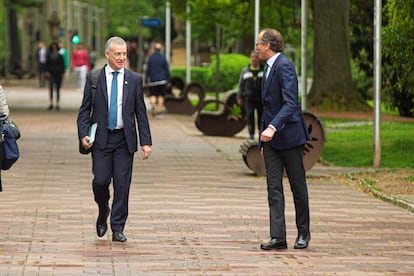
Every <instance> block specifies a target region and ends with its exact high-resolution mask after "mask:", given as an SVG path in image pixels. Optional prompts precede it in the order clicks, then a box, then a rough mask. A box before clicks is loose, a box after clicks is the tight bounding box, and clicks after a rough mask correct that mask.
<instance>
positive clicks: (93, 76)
mask: <svg viewBox="0 0 414 276" xmlns="http://www.w3.org/2000/svg"><path fill="white" fill-rule="evenodd" d="M101 70H102V69H94V70H92V71H91V82H92V85H91V93H92V104H91V105H92V108H93V103H94V101H95V92H96V86H97V85H98V80H99V74H100V73H101ZM91 150H92V148H90V149H88V150H87V149H85V148H84V147H83V146H82V142H81V141H80V140H79V153H80V154H88V153H90V152H91Z"/></svg>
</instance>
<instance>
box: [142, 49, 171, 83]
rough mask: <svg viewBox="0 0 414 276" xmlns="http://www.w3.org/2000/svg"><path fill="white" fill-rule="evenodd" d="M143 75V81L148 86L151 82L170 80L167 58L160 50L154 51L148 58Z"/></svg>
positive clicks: (166, 81)
mask: <svg viewBox="0 0 414 276" xmlns="http://www.w3.org/2000/svg"><path fill="white" fill-rule="evenodd" d="M145 77H146V78H145V82H146V83H148V85H149V86H151V83H157V82H161V83H163V84H167V83H168V82H170V68H169V65H168V62H167V59H166V58H165V56H164V55H162V54H161V53H160V52H158V51H156V52H154V53H153V54H152V55H151V56H150V57H149V58H148V61H147V73H146V76H145Z"/></svg>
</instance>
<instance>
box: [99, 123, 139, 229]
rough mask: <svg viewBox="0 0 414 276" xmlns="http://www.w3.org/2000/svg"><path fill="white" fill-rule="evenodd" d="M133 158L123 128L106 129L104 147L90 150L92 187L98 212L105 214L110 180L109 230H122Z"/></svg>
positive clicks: (126, 215) (125, 217)
mask: <svg viewBox="0 0 414 276" xmlns="http://www.w3.org/2000/svg"><path fill="white" fill-rule="evenodd" d="M133 158H134V154H133V153H132V154H131V153H130V152H129V151H128V147H127V144H126V139H125V134H124V131H123V130H116V131H112V132H111V131H109V130H108V139H107V143H106V146H105V149H104V150H100V149H93V150H92V160H93V161H92V172H93V174H94V178H93V182H92V189H93V192H94V196H95V202H96V203H97V204H98V207H99V214H100V215H101V216H105V213H106V210H107V206H108V201H109V198H110V192H109V185H110V183H111V180H112V185H113V190H114V198H113V201H112V208H111V209H112V211H111V219H110V220H111V229H112V231H113V232H123V230H124V227H125V222H126V220H127V217H128V200H129V190H130V186H131V177H132V164H133Z"/></svg>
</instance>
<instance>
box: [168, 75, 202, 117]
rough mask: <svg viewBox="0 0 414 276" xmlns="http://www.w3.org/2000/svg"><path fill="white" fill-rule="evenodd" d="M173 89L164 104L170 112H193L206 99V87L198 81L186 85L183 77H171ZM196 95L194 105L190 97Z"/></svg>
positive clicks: (189, 113)
mask: <svg viewBox="0 0 414 276" xmlns="http://www.w3.org/2000/svg"><path fill="white" fill-rule="evenodd" d="M171 86H172V87H171V91H170V93H168V94H167V95H166V96H165V99H164V105H165V108H166V109H167V112H168V113H174V114H187V115H191V114H193V113H194V112H195V111H196V110H197V108H198V107H199V106H200V104H201V102H202V101H203V100H204V97H205V93H204V88H203V86H201V84H199V83H197V82H192V83H189V84H188V85H186V86H185V85H184V81H183V80H182V79H181V78H173V79H171ZM194 95H195V96H196V98H197V101H194V102H197V104H196V105H194V104H193V103H192V101H191V99H190V97H191V98H193V99H194Z"/></svg>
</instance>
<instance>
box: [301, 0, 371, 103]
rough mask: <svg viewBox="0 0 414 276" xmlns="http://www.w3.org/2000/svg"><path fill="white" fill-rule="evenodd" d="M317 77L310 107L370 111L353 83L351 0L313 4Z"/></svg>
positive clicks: (314, 64)
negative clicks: (350, 32)
mask: <svg viewBox="0 0 414 276" xmlns="http://www.w3.org/2000/svg"><path fill="white" fill-rule="evenodd" d="M313 3H314V61H313V66H314V73H313V82H312V87H311V89H310V92H309V96H308V97H309V100H308V101H309V105H310V107H312V108H316V109H319V110H321V111H332V110H335V111H351V110H360V111H362V110H368V106H367V104H366V103H365V102H364V100H363V98H362V96H361V95H360V94H359V93H358V92H357V90H356V88H355V86H354V84H353V83H352V76H351V54H350V43H349V26H348V24H349V11H350V2H349V0H334V1H332V0H314V1H313Z"/></svg>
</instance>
